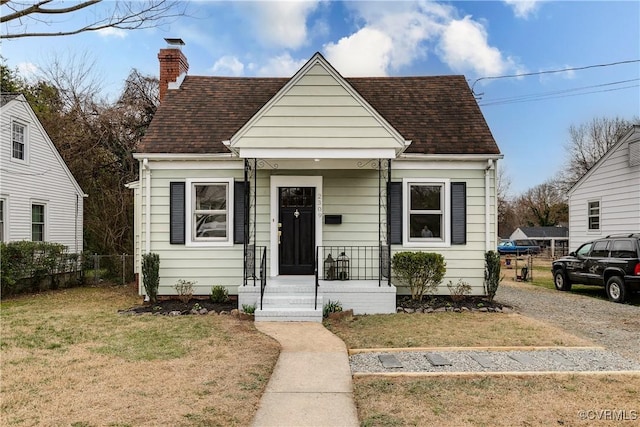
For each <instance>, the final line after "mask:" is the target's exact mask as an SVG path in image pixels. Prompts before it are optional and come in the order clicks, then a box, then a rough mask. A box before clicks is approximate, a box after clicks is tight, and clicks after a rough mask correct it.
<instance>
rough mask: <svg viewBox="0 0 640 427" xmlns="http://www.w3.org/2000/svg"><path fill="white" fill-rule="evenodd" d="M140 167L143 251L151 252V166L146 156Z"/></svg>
mask: <svg viewBox="0 0 640 427" xmlns="http://www.w3.org/2000/svg"><path fill="white" fill-rule="evenodd" d="M142 168H143V169H144V170H145V174H144V193H145V203H144V204H145V213H144V223H145V224H144V241H145V242H144V248H145V253H147V254H148V253H149V252H151V168H149V159H147V158H146V157H145V158H144V160H142Z"/></svg>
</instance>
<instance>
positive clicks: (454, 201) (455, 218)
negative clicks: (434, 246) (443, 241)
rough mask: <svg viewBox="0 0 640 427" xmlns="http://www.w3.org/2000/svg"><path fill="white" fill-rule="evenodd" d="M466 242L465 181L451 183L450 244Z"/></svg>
mask: <svg viewBox="0 0 640 427" xmlns="http://www.w3.org/2000/svg"><path fill="white" fill-rule="evenodd" d="M466 243H467V183H466V182H452V183H451V244H452V245H465V244H466Z"/></svg>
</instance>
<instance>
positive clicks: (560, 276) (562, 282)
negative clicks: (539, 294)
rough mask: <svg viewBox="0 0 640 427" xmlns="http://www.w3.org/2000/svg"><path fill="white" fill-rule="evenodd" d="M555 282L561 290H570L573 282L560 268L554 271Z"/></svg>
mask: <svg viewBox="0 0 640 427" xmlns="http://www.w3.org/2000/svg"><path fill="white" fill-rule="evenodd" d="M553 284H554V285H555V286H556V289H557V290H559V291H570V290H571V282H570V281H569V279H567V275H566V274H565V273H564V271H563V270H561V269H559V270H556V271H555V272H554V273H553Z"/></svg>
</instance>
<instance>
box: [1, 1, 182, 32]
mask: <svg viewBox="0 0 640 427" xmlns="http://www.w3.org/2000/svg"><path fill="white" fill-rule="evenodd" d="M67 3H68V2H63V1H54V0H39V1H27V0H23V1H16V0H0V7H1V9H0V24H2V27H3V30H2V33H0V39H12V38H18V37H49V36H68V35H73V34H78V33H82V32H87V31H98V30H105V29H109V28H113V29H120V30H135V29H141V28H151V27H157V26H160V25H162V24H164V23H166V22H168V21H169V20H171V19H172V18H177V17H179V16H184V15H185V13H186V2H180V1H167V0H147V1H106V2H103V0H77V1H74V2H72V3H74V4H72V5H68V4H67ZM100 3H103V4H104V5H105V6H104V7H102V5H100ZM87 10H90V11H91V12H92V13H88V14H86V16H87V17H90V19H89V20H88V21H84V22H82V23H81V24H79V25H77V26H73V27H71V28H69V27H68V22H69V19H70V17H71V16H75V15H77V12H80V11H87ZM30 27H31V28H33V27H35V28H34V29H33V30H31V29H30ZM41 27H46V30H45V31H40V30H39V29H40V28H41Z"/></svg>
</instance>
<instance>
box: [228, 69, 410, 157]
mask: <svg viewBox="0 0 640 427" xmlns="http://www.w3.org/2000/svg"><path fill="white" fill-rule="evenodd" d="M292 81H293V82H294V84H293V85H292V86H291V87H288V88H286V89H284V92H283V93H281V94H280V96H279V97H276V98H274V102H273V103H272V104H271V105H269V104H268V105H267V106H266V107H265V109H264V110H263V111H261V112H259V113H258V115H256V117H255V118H254V119H253V120H252V121H251V122H250V126H249V127H247V128H246V129H244V130H241V131H240V137H239V138H238V139H237V140H236V141H233V146H234V147H235V148H272V149H275V148H287V149H289V148H292V149H295V148H300V149H306V148H309V147H313V148H315V149H344V148H357V149H373V148H394V149H399V148H400V147H401V144H402V142H401V141H400V140H399V136H398V135H397V134H394V133H393V132H391V131H390V128H388V127H387V125H385V124H384V123H383V119H381V118H380V117H378V116H376V114H375V113H374V112H373V111H372V110H371V109H370V107H368V106H367V105H366V104H364V101H361V100H358V99H357V98H356V97H355V96H354V95H353V94H351V93H350V92H349V91H348V90H347V89H346V88H345V86H343V84H345V83H344V81H340V77H339V76H333V75H332V74H331V73H330V72H329V71H328V70H327V69H325V68H324V67H323V66H321V65H319V64H316V65H314V66H312V67H311V68H310V69H309V70H307V72H306V73H304V75H301V76H300V78H298V79H297V80H296V79H295V78H294V80H292Z"/></svg>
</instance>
